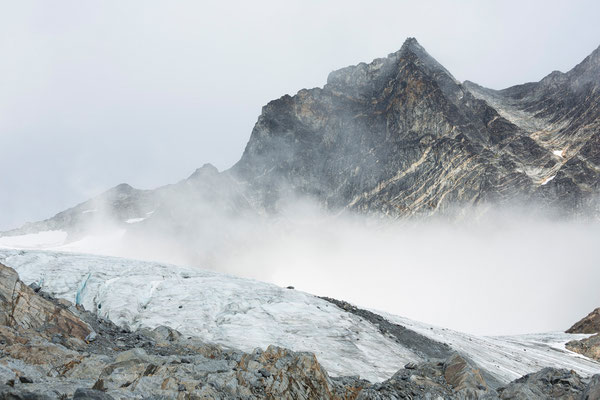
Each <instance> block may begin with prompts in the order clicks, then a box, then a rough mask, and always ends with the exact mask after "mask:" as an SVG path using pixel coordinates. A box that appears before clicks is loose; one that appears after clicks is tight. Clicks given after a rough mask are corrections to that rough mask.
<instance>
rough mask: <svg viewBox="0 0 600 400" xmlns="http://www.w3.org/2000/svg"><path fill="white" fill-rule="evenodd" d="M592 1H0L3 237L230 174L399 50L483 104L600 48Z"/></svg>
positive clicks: (598, 6)
mask: <svg viewBox="0 0 600 400" xmlns="http://www.w3.org/2000/svg"><path fill="white" fill-rule="evenodd" d="M598 15H600V2H598V1H597V0H594V1H572V0H571V1H522V0H520V1H506V0H503V1H485V2H483V1H476V0H473V1H453V2H450V1H419V2H408V1H369V2H367V1H363V2H357V1H349V0H344V1H327V2H325V1H316V0H315V1H311V0H299V1H289V0H288V1H240V2H224V1H218V2H217V1H215V2H211V1H177V2H173V1H137V2H134V1H129V2H123V1H96V2H92V1H85V2H83V1H79V0H74V1H52V2H49V1H26V0H23V1H13V0H0V55H1V59H2V61H1V62H0V230H2V229H9V228H13V227H17V226H20V225H21V224H22V223H24V222H26V221H34V220H39V219H43V218H46V217H50V216H52V215H54V214H55V213H56V212H58V211H61V210H63V209H65V208H67V207H70V206H72V205H74V204H76V203H78V202H81V201H84V200H86V199H87V198H89V197H90V196H92V195H95V194H97V193H99V192H101V191H103V190H105V189H108V188H109V187H111V186H114V185H116V184H118V183H121V182H128V183H130V184H132V185H133V186H136V187H140V188H153V187H156V186H159V185H163V184H166V183H171V182H175V181H178V180H180V179H183V178H185V177H187V176H188V175H189V174H191V173H192V172H193V171H194V169H195V168H197V167H199V166H201V165H202V164H203V163H205V162H211V163H213V164H215V165H216V166H217V167H218V168H219V169H225V168H228V167H230V166H231V165H232V164H233V163H235V162H236V161H237V160H238V159H239V157H240V156H241V153H242V151H243V149H244V146H245V144H246V142H247V140H248V137H249V135H250V132H251V130H252V127H253V125H254V123H255V121H256V119H257V117H258V115H259V113H260V109H261V107H262V106H263V105H264V104H266V103H267V102H268V101H269V100H271V99H275V98H278V97H280V96H282V95H283V94H286V93H289V94H293V93H296V92H297V91H298V90H300V89H302V88H310V87H315V86H322V85H323V84H324V83H325V81H326V78H327V74H328V73H329V72H330V71H332V70H334V69H338V68H341V67H344V66H346V65H350V64H356V63H358V62H361V61H365V62H368V61H370V60H372V59H373V58H376V57H382V56H385V55H387V54H388V53H390V52H393V51H396V50H397V49H398V48H399V47H400V46H401V45H402V43H403V42H404V40H405V38H406V37H408V36H414V37H416V38H417V39H418V40H419V42H420V43H421V44H422V45H423V46H424V47H425V48H426V49H427V50H428V51H429V52H430V53H431V54H432V55H433V56H434V57H436V58H437V59H438V60H439V61H440V62H441V63H442V64H444V65H445V66H446V67H447V68H448V70H450V72H452V73H453V74H454V75H455V77H456V78H458V79H459V80H465V79H469V80H472V81H475V82H478V83H480V84H483V85H485V86H489V87H492V88H502V87H506V86H510V85H513V84H518V83H523V82H526V81H532V80H539V79H540V78H542V77H543V76H544V75H546V74H548V73H549V72H551V71H552V70H556V69H558V70H561V71H566V70H568V69H570V68H571V67H573V66H574V65H575V64H576V63H578V62H579V61H581V60H582V59H583V58H584V57H585V56H587V55H588V54H589V53H590V52H592V51H593V50H594V49H595V48H596V47H598V45H600V24H599V23H598V20H597V18H598Z"/></svg>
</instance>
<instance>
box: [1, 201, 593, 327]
mask: <svg viewBox="0 0 600 400" xmlns="http://www.w3.org/2000/svg"><path fill="white" fill-rule="evenodd" d="M194 207H196V208H195V209H197V208H198V205H195V206H193V205H191V204H190V205H185V204H183V205H182V209H188V210H192V209H194ZM191 219H192V220H193V218H191ZM110 220H111V219H110V218H108V217H106V216H103V215H97V221H98V222H97V223H96V224H94V225H93V228H91V229H90V230H89V231H86V232H83V233H80V235H79V237H78V238H77V239H76V240H71V241H66V242H63V241H64V239H65V235H64V234H61V233H60V232H57V233H56V234H54V235H52V234H38V235H26V236H21V237H19V236H17V237H4V238H0V246H11V247H21V248H36V247H37V248H50V249H57V250H67V251H74V252H86V253H95V254H103V255H113V256H121V257H129V258H135V259H143V260H151V261H161V262H168V263H173V264H178V265H186V266H194V267H198V268H207V269H211V270H215V271H220V272H226V273H230V274H233V275H237V276H241V277H247V278H253V279H257V280H261V281H266V282H271V283H275V284H277V285H280V286H294V287H295V288H296V289H297V290H302V291H305V292H309V293H312V294H316V295H320V296H328V297H334V298H338V299H344V300H347V301H350V302H352V303H355V304H357V305H360V306H362V307H366V308H372V309H375V310H381V311H385V312H388V313H392V314H396V315H402V316H404V317H407V318H412V319H416V320H420V321H424V322H428V323H431V324H434V325H438V326H444V327H447V328H451V329H456V330H460V331H465V332H469V333H474V334H485V335H503V334H520V333H531V332H546V331H562V330H564V329H565V327H568V326H569V325H570V324H571V323H572V321H573V320H576V319H578V318H580V317H581V315H582V314H583V313H585V310H588V309H592V308H593V307H595V305H596V303H597V300H598V298H597V287H596V286H597V285H596V282H598V280H599V279H600V271H599V270H598V268H597V265H598V264H599V263H600V254H599V253H598V252H597V249H596V246H597V238H598V237H600V224H599V223H598V222H597V221H595V220H592V219H579V220H577V219H561V218H551V217H549V216H545V215H544V216H542V215H528V214H527V213H526V212H525V211H524V210H523V209H520V208H513V209H510V210H509V209H504V210H503V211H502V210H499V209H488V210H486V211H485V212H482V210H476V209H473V210H471V212H465V211H464V210H463V211H462V215H461V216H453V217H452V218H449V217H443V216H440V217H435V218H428V219H425V220H423V219H413V220H390V219H387V218H381V217H377V216H365V215H357V214H353V213H341V214H340V213H338V214H332V213H330V212H326V211H323V210H322V209H320V208H319V207H318V206H316V205H315V204H314V203H312V202H310V201H308V200H302V201H293V202H290V203H288V205H287V206H286V207H284V208H282V210H281V212H280V213H278V214H277V215H275V216H259V215H252V216H245V217H243V218H240V217H239V216H236V217H235V218H233V217H231V216H227V215H225V214H219V213H213V215H212V217H211V218H210V219H208V218H205V219H204V220H203V221H201V222H199V223H198V228H197V229H194V230H192V231H190V230H189V229H184V230H183V231H182V232H179V234H174V231H173V228H172V227H171V226H169V224H168V223H167V221H164V220H162V221H161V220H158V222H156V221H155V222H154V226H153V229H152V230H151V231H152V232H153V233H152V234H151V235H149V234H148V230H147V229H142V224H143V223H144V222H147V221H137V220H136V221H129V223H126V224H125V225H127V227H128V229H122V228H121V227H117V226H116V225H113V224H104V225H103V224H102V223H101V221H110ZM136 228H138V229H136ZM160 232H162V233H160ZM53 240H54V242H53Z"/></svg>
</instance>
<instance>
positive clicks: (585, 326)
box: [566, 308, 600, 333]
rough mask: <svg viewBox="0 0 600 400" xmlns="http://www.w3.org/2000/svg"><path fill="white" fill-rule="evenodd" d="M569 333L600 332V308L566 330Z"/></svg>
mask: <svg viewBox="0 0 600 400" xmlns="http://www.w3.org/2000/svg"><path fill="white" fill-rule="evenodd" d="M566 332H567V333H600V308H596V309H595V310H594V311H592V312H591V313H589V314H588V315H587V316H586V317H584V318H582V319H581V320H580V321H578V322H576V323H575V324H574V325H573V326H572V327H570V328H569V329H567V330H566Z"/></svg>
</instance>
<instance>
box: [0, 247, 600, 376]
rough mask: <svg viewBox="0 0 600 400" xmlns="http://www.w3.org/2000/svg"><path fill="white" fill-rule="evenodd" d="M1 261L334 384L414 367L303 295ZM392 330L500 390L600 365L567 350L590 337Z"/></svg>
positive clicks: (217, 279) (184, 276) (69, 294)
mask: <svg viewBox="0 0 600 400" xmlns="http://www.w3.org/2000/svg"><path fill="white" fill-rule="evenodd" d="M0 262H2V263H3V264H6V265H8V266H10V267H12V268H14V269H15V270H17V272H18V273H19V275H20V277H21V279H22V280H23V281H24V282H26V283H32V282H37V283H39V284H40V285H41V286H42V288H43V289H44V290H45V291H47V292H49V293H51V294H53V295H55V296H57V297H61V298H65V299H67V300H70V301H72V302H74V303H78V304H82V305H83V306H84V307H85V308H86V309H87V310H96V311H97V313H98V314H99V315H100V316H102V317H104V318H109V319H110V320H112V321H113V322H115V323H117V324H119V325H121V326H127V327H129V328H131V329H136V328H139V327H149V328H154V327H156V326H158V325H167V326H170V327H172V328H175V329H177V330H179V331H180V332H182V333H184V334H186V335H194V336H198V337H200V338H201V339H203V340H205V341H207V342H213V343H218V344H221V345H224V346H230V347H235V348H238V349H241V350H245V351H250V350H252V349H253V348H255V347H261V348H265V347H267V346H268V345H271V344H275V345H278V346H283V347H287V348H290V349H292V350H296V351H310V352H313V353H315V354H316V355H317V358H318V359H319V361H320V362H321V363H322V364H323V366H324V367H325V368H326V369H327V371H328V372H329V373H330V374H332V375H337V376H340V375H360V376H361V377H363V378H365V379H368V380H370V381H373V382H376V381H382V380H384V379H387V378H389V377H390V376H391V375H393V374H394V373H395V372H396V371H397V370H398V369H400V368H402V367H403V366H404V365H405V364H406V363H408V362H418V361H421V360H422V359H421V357H420V356H419V355H418V354H416V352H414V351H412V350H411V349H410V348H408V347H406V346H403V345H402V343H398V342H397V341H395V340H394V339H392V338H390V337H388V336H384V335H382V334H381V333H380V331H379V330H378V328H377V326H375V325H373V324H372V323H370V322H368V321H366V320H364V319H362V318H360V317H359V316H356V315H354V314H350V313H348V312H345V311H343V310H341V309H339V308H338V307H336V306H335V305H333V304H331V303H329V302H327V301H325V300H322V299H320V298H317V297H315V296H312V295H310V294H307V293H303V292H300V291H296V290H290V289H285V288H281V287H278V286H275V285H272V284H268V283H263V282H259V281H255V280H250V279H243V278H238V277H235V276H230V275H226V274H222V273H217V272H212V271H207V270H202V269H198V268H186V267H179V266H174V265H168V264H160V263H153V262H143V261H136V260H129V259H123V258H114V257H106V256H96V255H84V254H76V253H64V252H55V251H37V250H36V251H33V250H32V251H25V250H14V249H0ZM378 313H379V314H380V315H382V316H384V317H385V318H387V319H388V320H389V321H390V322H393V323H396V324H399V325H403V326H405V327H407V328H409V329H412V330H414V331H416V332H418V333H420V334H422V335H424V336H427V337H430V338H432V339H434V340H437V341H440V342H445V343H447V344H449V345H450V346H451V347H452V348H454V349H455V350H457V351H459V352H461V353H464V354H466V355H467V356H469V357H470V358H471V359H472V360H473V361H475V362H476V363H478V364H479V366H481V367H482V368H485V369H486V370H488V371H489V372H490V373H491V374H492V375H494V376H495V377H496V378H497V379H498V380H499V381H501V382H508V381H510V380H513V379H515V378H517V377H519V376H521V375H523V374H526V373H529V372H534V371H537V370H539V369H541V368H542V367H545V366H553V367H564V368H568V369H573V370H575V371H577V372H578V373H580V374H582V375H584V376H588V375H591V374H594V373H600V364H599V363H596V362H594V361H592V360H590V359H587V358H585V357H583V356H580V355H578V354H575V353H572V352H570V351H567V350H565V348H564V343H565V342H566V341H568V340H571V339H575V338H582V337H586V336H588V335H568V334H562V333H551V334H540V335H526V336H510V337H478V336H474V335H468V334H464V333H460V332H455V331H451V330H447V329H443V328H438V327H433V326H429V325H427V324H423V323H420V322H415V321H412V320H408V319H405V318H401V317H398V316H394V315H389V314H384V313H380V312H378Z"/></svg>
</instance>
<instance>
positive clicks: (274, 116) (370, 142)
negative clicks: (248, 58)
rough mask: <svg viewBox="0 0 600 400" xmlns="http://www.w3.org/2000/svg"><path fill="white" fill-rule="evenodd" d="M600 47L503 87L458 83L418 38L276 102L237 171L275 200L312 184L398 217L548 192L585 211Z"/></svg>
mask: <svg viewBox="0 0 600 400" xmlns="http://www.w3.org/2000/svg"><path fill="white" fill-rule="evenodd" d="M598 53H600V51H599V50H597V51H596V52H594V53H593V54H592V55H591V56H590V57H588V58H586V60H584V61H583V62H582V63H581V64H579V65H578V66H577V67H575V68H574V69H573V70H572V71H570V72H568V73H566V74H563V73H558V72H555V73H552V74H551V75H549V76H548V77H546V78H544V79H543V80H542V81H540V82H538V83H534V84H525V85H520V86H516V87H513V88H509V89H506V90H503V91H493V90H490V89H485V88H482V87H480V86H477V85H476V84H473V83H470V82H465V84H461V83H459V82H457V81H456V79H454V77H452V75H451V74H450V73H449V72H448V71H447V70H446V69H445V68H444V67H443V66H441V65H440V64H439V63H438V62H437V61H435V60H434V59H433V58H432V57H431V56H430V55H429V54H427V52H426V51H425V50H424V49H423V48H422V47H421V46H420V45H419V44H418V43H417V41H416V40H415V39H408V40H407V41H406V42H405V43H404V45H403V46H402V48H401V49H400V50H399V51H398V52H396V53H393V54H390V55H389V56H388V57H387V58H383V59H377V60H375V61H373V62H372V63H370V64H359V65H357V66H351V67H347V68H343V69H341V70H338V71H335V72H332V73H331V74H330V75H329V78H328V80H327V84H326V85H325V87H323V88H322V89H320V88H317V89H311V90H302V91H300V92H299V93H298V94H297V95H296V96H293V97H290V96H284V97H282V98H280V99H278V100H275V101H272V102H270V103H269V104H268V105H267V106H265V107H264V109H263V112H262V114H261V116H260V117H259V119H258V122H257V124H256V126H255V127H254V130H253V132H252V135H251V138H250V141H249V143H248V145H247V147H246V150H245V152H244V154H243V156H242V159H241V160H240V162H239V163H238V164H236V165H235V166H234V167H233V169H232V172H233V173H234V174H235V175H236V176H238V177H241V179H243V180H244V181H247V182H249V184H250V186H251V187H252V189H253V191H252V192H253V193H254V198H255V200H256V201H257V202H258V203H259V204H261V205H264V206H266V207H272V206H274V205H275V204H276V203H277V201H278V200H280V199H281V198H285V196H286V195H288V194H294V195H298V194H306V195H310V196H312V197H315V198H317V199H319V200H321V201H322V203H323V204H324V205H326V206H327V207H330V208H334V209H335V208H344V207H348V208H350V209H354V210H358V211H362V212H378V213H379V212H382V213H385V214H390V215H393V216H404V215H414V214H418V215H423V214H425V215H428V214H432V213H435V212H439V211H442V212H444V211H446V210H449V209H450V208H452V207H455V206H463V205H469V204H478V203H482V202H505V201H518V200H519V201H521V200H525V201H529V200H534V201H535V202H536V203H537V202H538V201H539V200H540V199H543V200H545V204H548V205H558V206H559V207H560V208H561V209H564V210H567V211H573V210H577V209H579V208H581V207H583V206H584V205H585V204H586V201H588V200H589V198H590V195H591V194H592V193H594V192H596V191H597V185H598V181H599V179H598V175H597V171H598V169H597V167H598V164H597V162H598V158H599V157H600V156H599V153H598V149H599V146H598V143H599V138H598V137H597V136H598V135H599V133H598V132H599V129H598V116H600V109H599V108H598V107H599V104H600V103H599V101H598V89H597V87H598V82H599V79H600V78H599V76H600V74H598V72H599V71H600V68H599V67H598V65H599V62H598V59H599V58H600V57H599V56H598ZM265 188H267V189H265Z"/></svg>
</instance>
